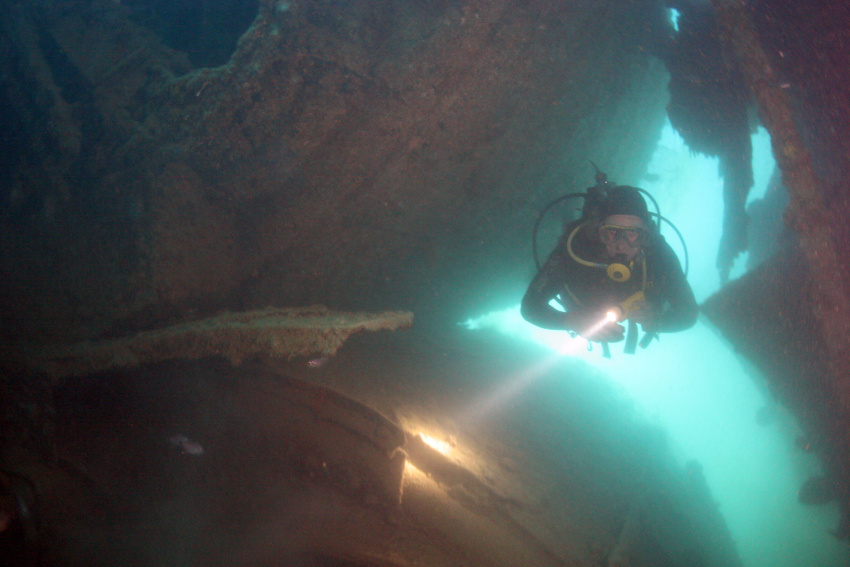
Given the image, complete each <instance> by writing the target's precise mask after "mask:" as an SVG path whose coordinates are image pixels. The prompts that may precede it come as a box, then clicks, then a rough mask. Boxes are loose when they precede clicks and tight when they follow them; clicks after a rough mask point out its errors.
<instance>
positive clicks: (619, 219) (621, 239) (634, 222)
mask: <svg viewBox="0 0 850 567" xmlns="http://www.w3.org/2000/svg"><path fill="white" fill-rule="evenodd" d="M646 236H647V230H646V223H645V222H643V219H641V218H640V217H636V216H634V215H611V216H609V217H605V220H604V221H602V226H600V227H599V241H600V242H602V244H603V245H604V246H605V253H606V255H607V256H609V257H611V258H623V259H625V260H627V261H632V260H634V259H635V256H637V253H638V252H640V248H641V246H642V245H643V244H644V242H645V241H646Z"/></svg>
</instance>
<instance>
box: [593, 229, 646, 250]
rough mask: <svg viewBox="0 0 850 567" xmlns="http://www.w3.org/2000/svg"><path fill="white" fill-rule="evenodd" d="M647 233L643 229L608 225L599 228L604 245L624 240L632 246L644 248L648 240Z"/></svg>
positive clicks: (600, 238)
mask: <svg viewBox="0 0 850 567" xmlns="http://www.w3.org/2000/svg"><path fill="white" fill-rule="evenodd" d="M647 235H648V233H647V231H645V230H643V229H642V228H635V227H629V226H618V225H615V224H606V225H602V226H600V227H599V240H600V242H602V244H605V245H606V246H607V245H610V244H614V243H615V242H617V241H618V240H620V239H623V240H624V241H625V242H626V243H627V244H629V245H632V246H642V245H643V244H645V243H646V240H647Z"/></svg>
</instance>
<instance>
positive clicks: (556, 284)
mask: <svg viewBox="0 0 850 567" xmlns="http://www.w3.org/2000/svg"><path fill="white" fill-rule="evenodd" d="M563 285H564V264H563V258H562V257H561V255H560V254H559V250H558V249H555V251H554V252H553V253H552V254H551V255H550V256H549V258H548V259H547V260H546V263H545V264H544V265H543V267H542V268H541V269H540V271H539V272H537V275H536V276H534V279H533V280H532V281H531V284H530V285H529V286H528V290H526V292H525V295H524V296H523V298H522V303H521V304H520V315H522V318H523V319H525V320H526V321H528V322H529V323H531V324H532V325H536V326H538V327H541V328H543V329H552V330H559V331H563V330H568V329H569V327H568V326H567V317H566V315H567V314H566V313H564V312H563V311H559V310H557V309H555V308H554V307H552V306H551V305H549V302H550V301H552V300H553V299H554V298H555V297H557V296H558V294H559V293H560V291H561V289H563ZM566 307H567V308H572V307H574V306H572V305H568V306H566Z"/></svg>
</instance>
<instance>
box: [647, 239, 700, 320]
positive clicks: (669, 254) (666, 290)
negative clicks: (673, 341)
mask: <svg viewBox="0 0 850 567" xmlns="http://www.w3.org/2000/svg"><path fill="white" fill-rule="evenodd" d="M661 247H662V250H661V254H662V258H663V261H662V266H663V270H662V271H663V274H662V275H661V278H660V279H661V281H660V282H659V283H661V284H662V286H661V289H662V294H663V296H662V298H661V300H662V301H663V305H662V309H661V310H660V311H659V312H658V313H657V315H656V317H655V320H654V321H653V323H652V325H651V326H650V327H649V328H646V327H647V326H646V325H644V330H646V331H652V332H655V333H675V332H677V331H684V330H686V329H690V328H691V327H693V326H694V323H696V321H697V314H698V311H699V308H698V306H697V301H696V298H695V297H694V292H693V290H691V286H690V284H688V280H687V279H686V278H685V274H684V273H683V272H682V267H681V266H680V265H679V260H678V258H677V257H676V254H675V253H674V252H673V250H672V249H671V248H670V246H669V245H668V244H667V243H666V242H662V243H661Z"/></svg>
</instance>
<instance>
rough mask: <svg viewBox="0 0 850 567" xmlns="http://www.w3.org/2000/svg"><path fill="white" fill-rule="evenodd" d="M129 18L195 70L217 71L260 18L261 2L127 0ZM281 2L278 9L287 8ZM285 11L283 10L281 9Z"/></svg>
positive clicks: (286, 3)
mask: <svg viewBox="0 0 850 567" xmlns="http://www.w3.org/2000/svg"><path fill="white" fill-rule="evenodd" d="M122 4H123V5H124V6H127V7H128V8H129V9H130V18H131V19H132V20H134V21H135V22H137V23H139V24H140V25H143V26H145V27H147V28H149V29H150V30H151V31H153V32H154V33H156V34H157V35H158V36H159V37H160V39H161V40H162V42H163V43H164V44H166V45H168V46H170V47H172V48H174V49H177V50H179V51H182V52H184V53H186V54H187V55H188V56H189V59H190V60H191V61H192V64H193V65H194V66H195V67H218V66H219V65H224V64H225V63H227V61H228V60H229V59H230V56H231V55H232V54H233V51H234V49H236V42H237V41H238V40H239V37H240V36H241V35H242V34H243V33H245V30H247V29H248V27H249V26H250V25H251V23H252V22H253V21H254V18H256V17H257V10H258V8H259V5H260V3H259V0H124V1H123V2H122ZM288 4H289V3H288V2H286V1H281V2H279V3H278V6H280V7H283V6H285V5H288ZM279 9H282V8H279Z"/></svg>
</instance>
